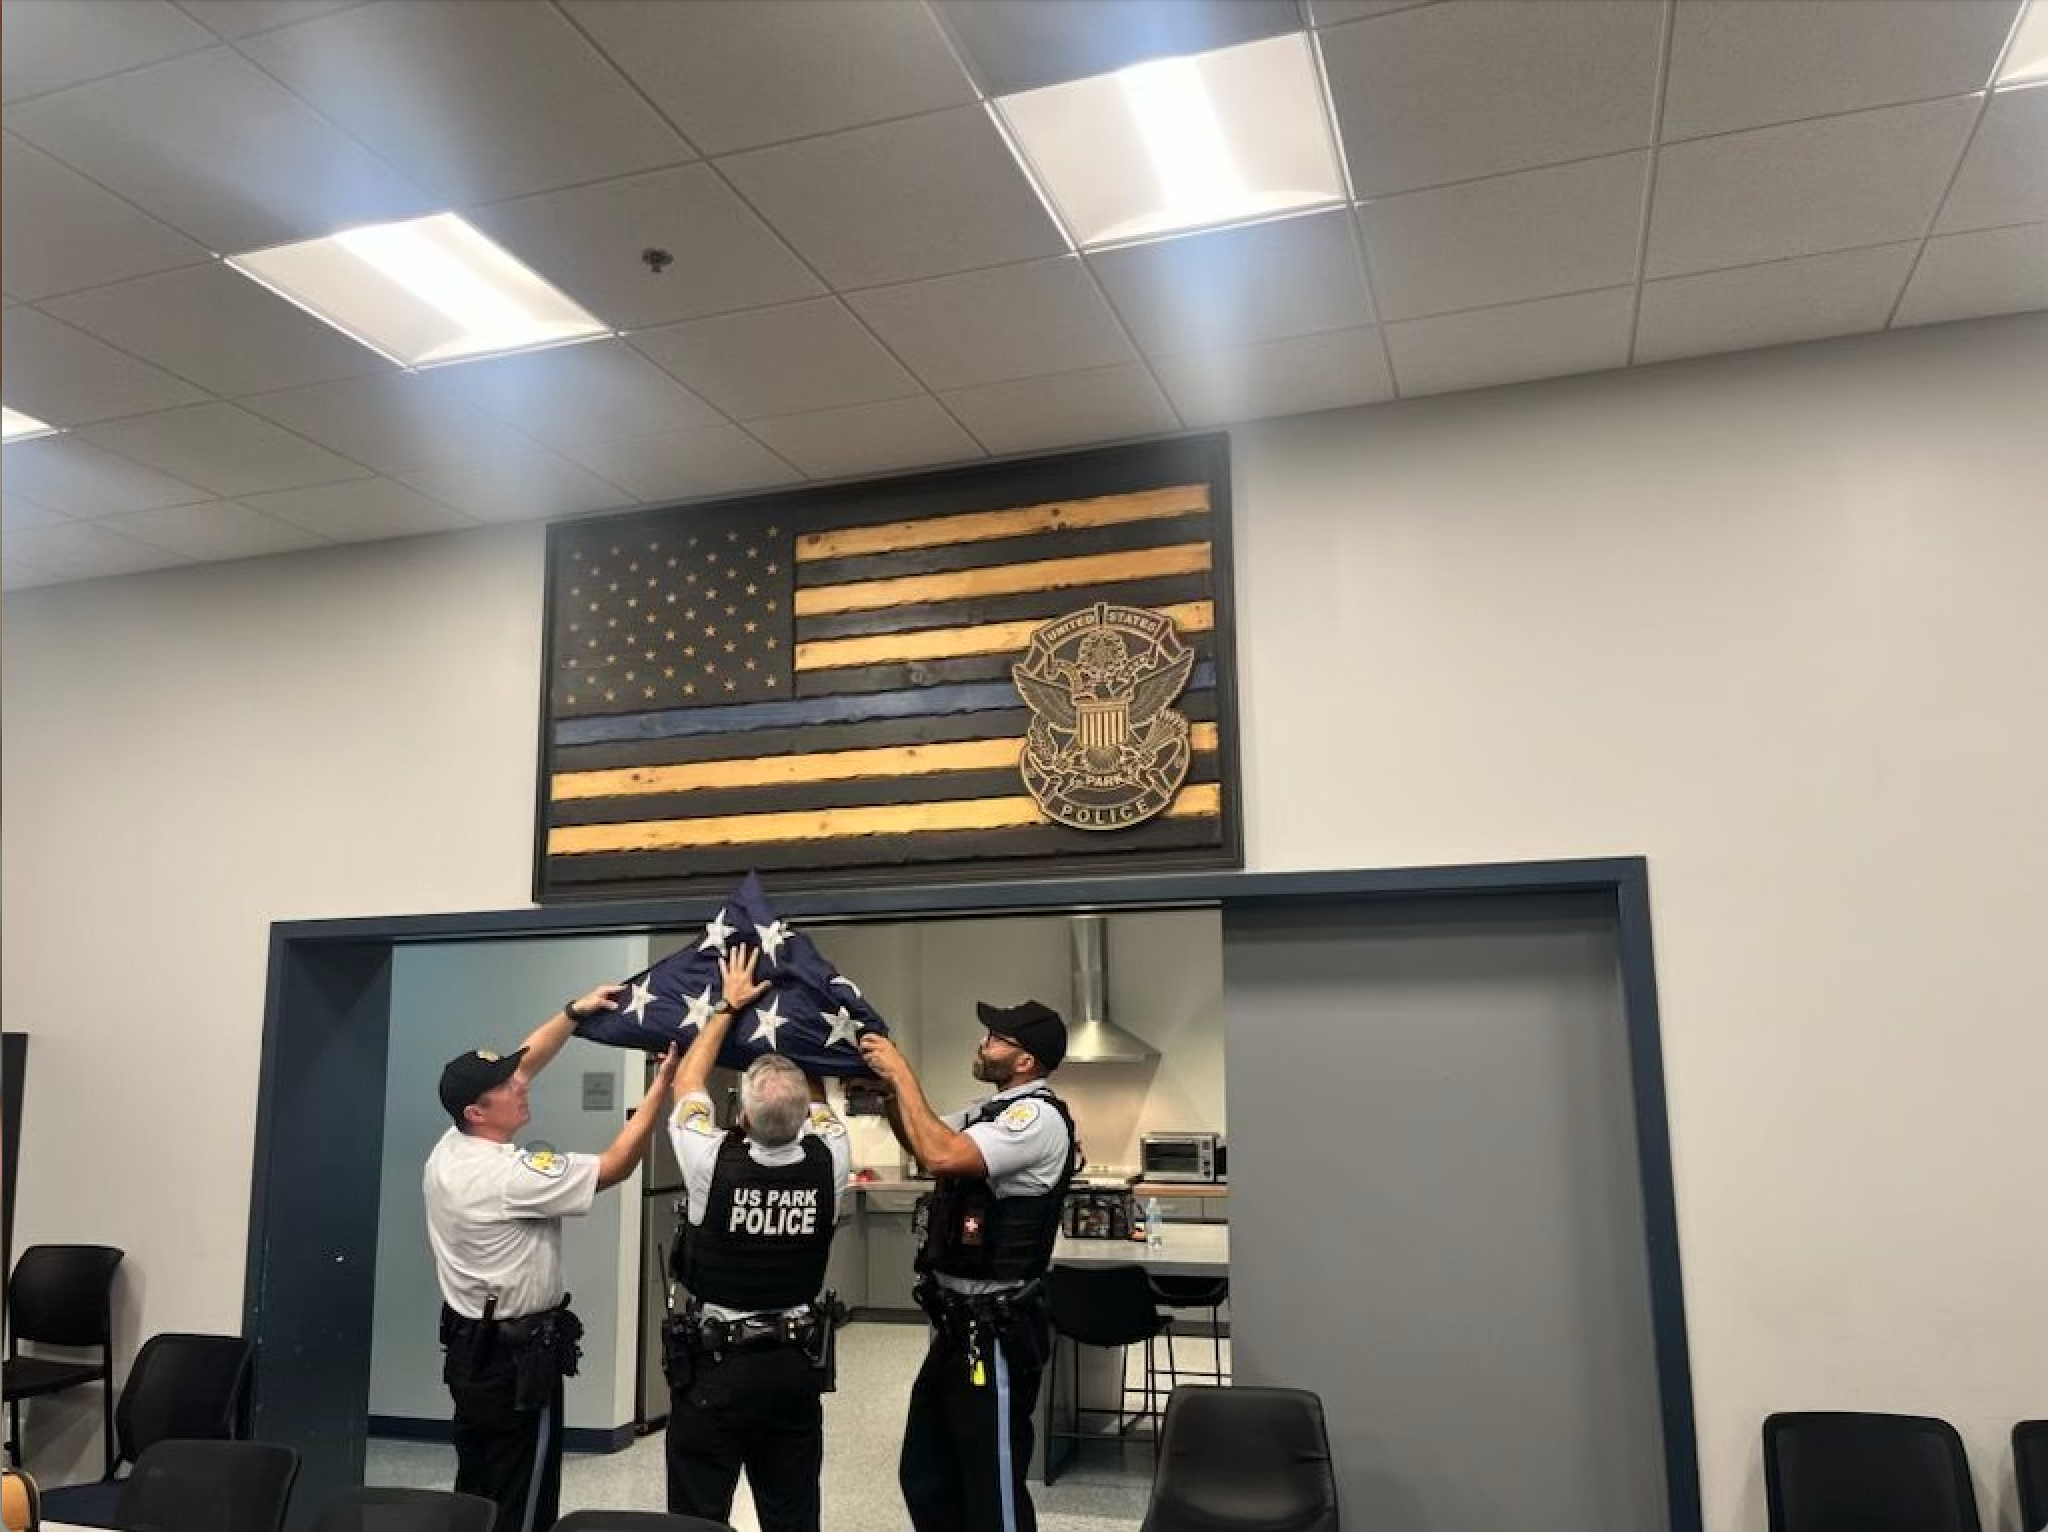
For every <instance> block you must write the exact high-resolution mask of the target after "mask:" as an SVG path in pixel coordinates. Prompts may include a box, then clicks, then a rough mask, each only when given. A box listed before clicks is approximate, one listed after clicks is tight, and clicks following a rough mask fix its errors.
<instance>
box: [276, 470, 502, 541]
mask: <svg viewBox="0 0 2048 1532" xmlns="http://www.w3.org/2000/svg"><path fill="white" fill-rule="evenodd" d="M242 503H243V504H244V505H246V506H248V507H249V508H250V509H251V510H254V511H260V512H262V513H263V514H264V515H265V516H274V517H276V518H277V519H278V520H280V521H284V522H288V523H290V524H291V525H292V526H295V527H300V528H303V529H304V530H305V531H308V532H317V533H318V534H319V535H320V536H322V537H324V538H326V539H327V540H328V541H330V542H337V543H366V542H375V541H376V540H377V539H379V538H385V537H418V536H421V535H423V534H425V533H429V532H459V531H462V530H463V529H465V528H473V527H475V526H476V523H475V522H474V521H472V520H470V519H469V518H468V517H467V516H464V515H462V514H461V513H460V512H458V511H455V510H451V509H450V508H449V507H447V506H445V505H442V504H441V503H440V502H439V501H437V500H429V499H428V498H427V497H426V496H425V495H422V494H420V493H419V492H418V491H417V490H414V489H409V488H408V487H406V486H405V485H403V484H397V483H393V482H392V481H391V480H390V479H356V480H353V481H351V482H350V483H347V484H323V485H321V486H320V487H319V488H317V489H288V490H285V491H283V492H281V493H279V494H275V495H245V496H243V498H242Z"/></svg>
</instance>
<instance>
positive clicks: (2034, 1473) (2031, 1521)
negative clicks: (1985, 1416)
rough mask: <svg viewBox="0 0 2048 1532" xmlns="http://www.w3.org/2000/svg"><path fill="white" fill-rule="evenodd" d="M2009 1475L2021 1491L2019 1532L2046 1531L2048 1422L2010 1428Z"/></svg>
mask: <svg viewBox="0 0 2048 1532" xmlns="http://www.w3.org/2000/svg"><path fill="white" fill-rule="evenodd" d="M2012 1476H2013V1480H2014V1482H2015V1483H2017V1484H2018V1485H2019V1490H2020V1532H2043V1529H2044V1528H2048V1420H2023V1421H2021V1422H2020V1423H2019V1424H2018V1425H2016V1426H2014V1427H2013V1428H2012Z"/></svg>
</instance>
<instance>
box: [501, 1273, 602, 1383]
mask: <svg viewBox="0 0 2048 1532" xmlns="http://www.w3.org/2000/svg"><path fill="white" fill-rule="evenodd" d="M504 1328H505V1331H506V1333H505V1334H504V1335H502V1336H501V1337H500V1339H501V1340H504V1341H509V1342H510V1343H511V1345H513V1346H514V1347H515V1348H516V1351H515V1354H516V1356H517V1358H518V1369H519V1371H518V1382H517V1383H516V1384H515V1385H514V1388H513V1399H512V1403H513V1407H514V1408H515V1409H521V1410H537V1409H539V1408H540V1407H541V1406H542V1405H545V1404H548V1403H550V1402H552V1401H553V1399H554V1397H555V1389H556V1387H557V1385H559V1384H560V1383H561V1381H562V1379H564V1378H573V1377H575V1376H576V1370H577V1368H578V1366H579V1365H580V1364H581V1363H582V1360H583V1348H582V1346H581V1345H580V1344H578V1343H579V1342H580V1341H581V1340H582V1339H583V1321H582V1320H580V1319H578V1318H577V1317H576V1316H575V1315H574V1314H573V1313H571V1312H570V1310H569V1307H568V1300H567V1299H564V1300H563V1302H562V1307H560V1308H557V1309H550V1310H548V1312H547V1313H545V1314H536V1315H534V1316H533V1317H532V1318H531V1319H526V1320H517V1321H514V1322H513V1324H511V1325H507V1326H505V1327H504Z"/></svg>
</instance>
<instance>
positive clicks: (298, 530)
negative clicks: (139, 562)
mask: <svg viewBox="0 0 2048 1532" xmlns="http://www.w3.org/2000/svg"><path fill="white" fill-rule="evenodd" d="M97 525H100V526H104V527H106V528H107V529H108V530H109V531H111V532H119V533H121V534H122V535H123V536H125V537H132V538H135V539H137V540H138V541H140V542H145V543H151V544H154V545H155V546H157V547H159V548H168V549H169V550H170V551H171V552H173V553H176V554H179V555H181V556H182V557H185V558H188V559H196V560H198V561H200V562H202V563H210V562H214V561H217V560H222V559H253V558H262V557H265V556H266V555H268V554H273V553H296V552H298V551H299V550H300V549H303V548H320V547H325V546H326V544H327V539H326V538H324V537H319V536H316V535H315V534H313V533H311V532H308V531H306V530H305V529H304V528H302V527H295V526H292V525H291V524H290V523H288V522H283V521H279V520H277V519H276V518H275V517H273V516H265V515H264V514H263V513H262V512H260V511H252V510H250V509H249V508H248V507H247V506H245V505H236V504H235V503H234V502H233V501H231V500H213V501H209V502H207V503H206V504H204V505H174V506H166V507H165V508H164V509H162V510H157V511H136V512H134V513H133V514H131V515H127V516H109V517H107V518H106V519H105V520H104V521H101V522H99V523H97Z"/></svg>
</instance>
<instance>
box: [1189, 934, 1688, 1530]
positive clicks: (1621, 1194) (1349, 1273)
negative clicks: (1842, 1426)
mask: <svg viewBox="0 0 2048 1532" xmlns="http://www.w3.org/2000/svg"><path fill="white" fill-rule="evenodd" d="M1224 929H1225V938H1224V954H1223V956H1224V973H1225V999H1226V1004H1227V1006H1228V1009H1229V1015H1230V1018H1231V1021H1230V1028H1229V1039H1228V1053H1229V1061H1230V1084H1231V1101H1232V1112H1233V1114H1234V1117H1235V1120H1236V1124H1237V1136H1236V1139H1235V1145H1236V1152H1235V1155H1234V1157H1233V1160H1232V1163H1231V1177H1232V1188H1231V1216H1232V1229H1231V1257H1232V1282H1231V1286H1232V1300H1233V1301H1232V1314H1233V1325H1232V1334H1233V1337H1234V1339H1235V1347H1236V1349H1235V1360H1234V1372H1235V1375H1236V1378H1237V1381H1239V1382H1240V1383H1263V1384H1285V1385H1289V1386H1295V1387H1304V1388H1310V1389H1313V1390H1315V1391H1316V1392H1318V1393H1319V1394H1321V1395H1322V1397H1323V1400H1324V1403H1325V1407H1326V1409H1327V1411H1328V1416H1329V1423H1330V1430H1331V1438H1332V1449H1333V1452H1334V1455H1335V1458H1336V1464H1337V1473H1338V1478H1339V1484H1340V1490H1341V1496H1342V1503H1343V1507H1344V1519H1345V1522H1346V1524H1347V1525H1351V1524H1356V1525H1359V1526H1362V1527H1369V1528H1371V1529H1373V1532H1444V1529H1449V1528H1482V1527H1483V1528H1489V1529H1494V1532H1513V1529H1527V1532H1559V1529H1563V1528H1571V1529H1573V1532H1658V1529H1661V1528H1663V1527H1665V1526H1666V1525H1667V1517H1666V1505H1665V1499H1664V1473H1663V1458H1662V1453H1663V1447H1662V1442H1661V1439H1660V1436H1659V1432H1658V1394H1657V1373H1656V1367H1655V1359H1654V1355H1653V1353H1652V1350H1651V1333H1650V1313H1649V1294H1648V1279H1647V1271H1646V1267H1645V1264H1644V1262H1645V1256H1644V1248H1643V1229H1642V1214H1641V1191H1640V1181H1639V1177H1638V1175H1637V1171H1636V1155H1635V1144H1634V1120H1633V1110H1632V1105H1631V1102H1632V1098H1631V1093H1630V1085H1629V1074H1628V1041H1627V1037H1626V1034H1625V1031H1624V1028H1623V1023H1622V1016H1621V1008H1620V995H1619V985H1618V976H1617V971H1616V957H1615V944H1614V939H1613V935H1612V931H1611V926H1610V923H1609V921H1608V920H1607V919H1606V918H1604V917H1603V915H1602V914H1601V913H1600V912H1599V911H1597V910H1596V909H1592V908H1589V907H1587V906H1585V905H1582V904H1578V903H1576V902H1570V901H1564V900H1557V901H1545V902H1541V903H1538V902H1533V901H1532V902H1524V901H1519V900H1518V901H1514V902H1512V903H1508V902H1505V901H1500V900H1476V899H1468V900H1462V901H1459V902H1458V904H1457V906H1456V907H1454V908H1453V907H1446V908H1444V909H1442V910H1436V909H1426V908H1420V907H1394V908H1388V907H1371V906H1365V905H1359V906H1355V907H1353V909H1352V910H1350V911H1349V912H1347V911H1343V910H1336V911H1330V910H1317V911H1314V912H1294V911H1282V912H1259V913H1256V914H1241V913H1235V912H1233V913H1230V914H1227V915H1226V916H1225V918H1224Z"/></svg>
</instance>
